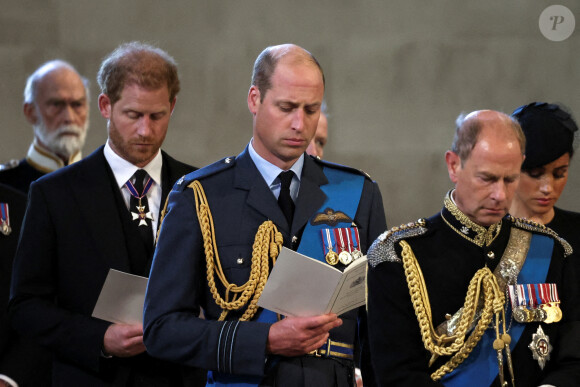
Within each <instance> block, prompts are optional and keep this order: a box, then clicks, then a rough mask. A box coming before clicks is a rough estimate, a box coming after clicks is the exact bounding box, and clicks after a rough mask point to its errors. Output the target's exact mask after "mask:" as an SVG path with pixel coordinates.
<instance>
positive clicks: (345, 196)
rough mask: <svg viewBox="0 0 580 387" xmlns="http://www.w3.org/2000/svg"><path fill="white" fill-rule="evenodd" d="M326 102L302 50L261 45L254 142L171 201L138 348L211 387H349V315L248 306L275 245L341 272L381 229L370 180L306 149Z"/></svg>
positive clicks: (353, 331) (352, 333)
mask: <svg viewBox="0 0 580 387" xmlns="http://www.w3.org/2000/svg"><path fill="white" fill-rule="evenodd" d="M323 96H324V76H323V73H322V69H321V68H320V65H319V64H318V62H317V61H316V59H315V58H314V57H313V56H312V55H311V54H310V53H309V52H307V51H305V50H304V49H302V48H300V47H297V46H295V45H291V44H286V45H281V46H275V47H268V48H266V49H265V50H264V51H263V52H262V53H261V54H260V55H259V56H258V58H257V60H256V62H255V65H254V74H253V77H252V86H251V87H250V90H249V93H248V107H249V110H250V112H251V113H252V115H253V138H252V140H251V141H250V143H249V144H248V146H247V147H246V149H245V150H244V151H243V152H242V153H241V154H240V155H238V156H237V157H235V158H226V159H224V160H222V161H219V162H217V163H215V164H213V165H210V166H208V167H206V168H203V169H201V170H199V171H197V173H192V174H189V175H187V176H186V177H185V179H184V180H182V181H180V182H178V184H177V185H176V187H175V188H174V190H173V192H172V193H171V194H170V197H169V204H168V208H167V215H166V216H165V219H164V221H163V226H162V230H161V234H160V236H159V241H158V245H157V250H156V254H155V257H154V263H153V267H152V271H151V276H150V280H149V285H148V289H147V295H146V299H145V321H144V324H145V334H144V338H145V345H146V346H147V349H148V351H149V352H150V353H151V354H152V355H154V356H156V357H159V358H163V359H166V360H171V361H174V362H178V363H181V364H186V365H190V366H197V367H202V368H206V369H209V370H210V372H209V374H208V385H216V386H218V385H219V386H222V385H239V383H240V384H241V383H245V384H244V385H264V386H271V385H276V386H300V385H308V386H350V385H352V384H353V383H354V375H353V374H354V361H353V358H354V349H353V348H354V344H355V341H356V340H357V317H358V315H357V313H358V311H356V310H355V311H352V312H351V313H348V314H344V315H342V316H340V317H338V316H336V315H331V314H329V315H320V316H313V317H300V318H299V317H287V318H278V317H277V316H276V315H275V314H274V313H272V312H270V311H267V310H262V309H259V308H257V307H256V306H255V302H256V301H257V298H258V297H259V294H260V292H261V289H262V288H263V285H264V283H265V282H266V279H267V276H268V272H269V270H270V269H271V266H272V258H273V257H274V258H275V257H276V255H277V253H278V251H277V247H276V244H282V243H283V245H284V246H286V247H288V248H292V249H295V250H297V251H299V252H303V253H305V254H306V255H310V256H312V257H314V258H316V259H320V260H325V259H326V257H328V261H329V262H331V263H332V264H334V265H336V267H339V268H341V269H343V268H344V267H345V265H346V264H348V263H350V261H349V259H348V258H347V255H349V254H350V255H351V259H354V257H358V254H360V252H361V251H362V252H363V253H364V252H366V249H367V248H368V246H369V243H370V242H372V241H373V240H374V238H376V237H377V236H378V234H379V232H380V230H381V228H382V227H384V225H385V217H384V210H383V204H382V199H381V195H380V192H379V189H378V186H377V185H376V183H374V182H373V181H371V180H370V179H369V178H367V177H366V176H364V175H363V174H362V173H360V172H359V171H357V170H354V169H351V168H347V167H342V166H338V165H333V164H330V163H326V162H322V161H319V160H315V159H314V158H311V157H309V156H307V155H306V154H305V150H306V148H307V147H308V144H309V143H310V141H311V139H312V137H313V136H314V132H315V130H316V125H317V123H318V118H319V114H320V106H321V103H322V100H323ZM323 234H328V235H329V236H330V237H329V238H328V239H326V238H325V239H323V238H322V235H323ZM335 235H338V236H339V238H335ZM325 240H326V242H325ZM349 242H350V243H349ZM272 246H273V247H272ZM357 251H358V253H357ZM343 252H344V253H346V254H343V257H345V258H344V259H343V260H342V261H340V262H339V260H338V258H337V257H338V253H343ZM226 288H227V291H226ZM312 297H316V294H313V295H312ZM201 309H203V313H204V316H205V319H203V318H200V310H201ZM282 317H283V316H282ZM320 355H321V356H320ZM363 359H364V360H366V359H367V358H366V357H364V358H363ZM363 378H364V375H363Z"/></svg>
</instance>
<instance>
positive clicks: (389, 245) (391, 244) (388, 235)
mask: <svg viewBox="0 0 580 387" xmlns="http://www.w3.org/2000/svg"><path fill="white" fill-rule="evenodd" d="M426 232H427V221H426V220H425V219H423V218H421V219H419V220H418V221H416V222H410V223H407V224H402V225H400V226H397V227H393V228H391V229H390V230H389V231H386V232H384V233H382V234H381V235H380V236H379V237H378V238H377V240H376V241H374V242H373V244H372V245H371V247H370V248H369V251H368V252H367V260H368V263H369V265H371V266H372V267H376V266H377V265H378V264H379V263H383V262H401V258H399V256H398V255H397V252H396V251H395V243H397V242H398V241H400V240H401V239H408V238H412V237H415V236H417V235H423V234H425V233H426Z"/></svg>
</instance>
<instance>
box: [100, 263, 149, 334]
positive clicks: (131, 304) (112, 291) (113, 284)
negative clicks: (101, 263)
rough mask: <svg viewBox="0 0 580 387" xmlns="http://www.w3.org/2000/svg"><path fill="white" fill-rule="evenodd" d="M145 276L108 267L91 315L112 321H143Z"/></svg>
mask: <svg viewBox="0 0 580 387" xmlns="http://www.w3.org/2000/svg"><path fill="white" fill-rule="evenodd" d="M146 289H147V278H146V277H140V276H138V275H134V274H129V273H125V272H122V271H118V270H115V269H109V274H108V275H107V279H105V283H104V284H103V289H101V294H99V299H98V300H97V304H96V305H95V309H94V310H93V317H96V318H100V319H101V320H105V321H110V322H113V323H123V324H136V323H143V305H144V303H145V290H146Z"/></svg>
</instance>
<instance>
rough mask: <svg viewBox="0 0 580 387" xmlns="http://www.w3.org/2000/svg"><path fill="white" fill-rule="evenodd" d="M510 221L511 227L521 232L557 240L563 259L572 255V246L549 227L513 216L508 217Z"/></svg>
mask: <svg viewBox="0 0 580 387" xmlns="http://www.w3.org/2000/svg"><path fill="white" fill-rule="evenodd" d="M509 219H510V221H511V222H512V223H513V225H514V226H515V227H517V228H521V229H522V230H526V231H531V232H535V233H538V234H544V235H547V236H550V237H552V238H554V239H555V240H557V241H558V242H559V243H560V244H561V245H562V248H564V257H567V256H569V255H570V254H572V251H573V250H572V246H571V245H570V243H568V242H567V241H566V240H565V239H564V238H562V237H560V236H559V235H558V233H557V232H556V231H554V230H552V229H551V228H550V227H546V226H544V225H543V224H541V223H537V222H534V221H533V220H529V219H525V218H516V217H515V216H512V215H509Z"/></svg>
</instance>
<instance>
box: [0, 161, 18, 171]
mask: <svg viewBox="0 0 580 387" xmlns="http://www.w3.org/2000/svg"><path fill="white" fill-rule="evenodd" d="M18 165H20V160H16V159H12V160H10V161H8V162H6V163H4V164H0V171H7V170H9V169H14V168H16V167H17V166H18Z"/></svg>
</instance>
